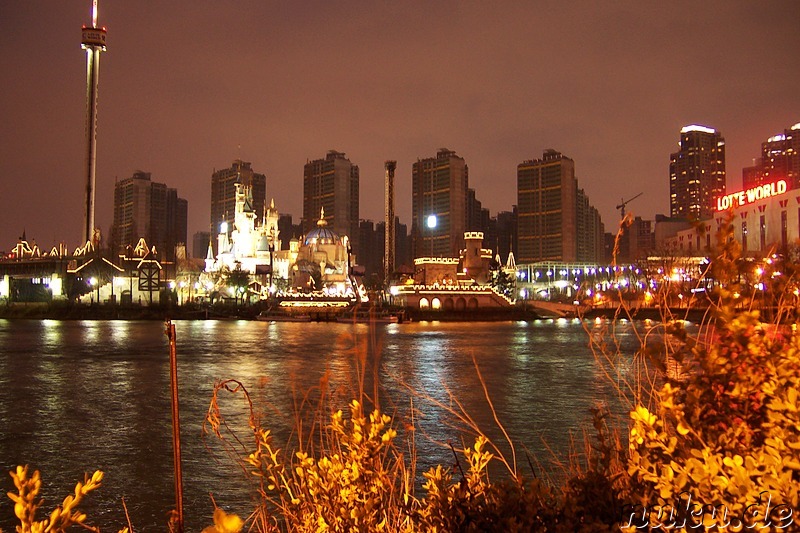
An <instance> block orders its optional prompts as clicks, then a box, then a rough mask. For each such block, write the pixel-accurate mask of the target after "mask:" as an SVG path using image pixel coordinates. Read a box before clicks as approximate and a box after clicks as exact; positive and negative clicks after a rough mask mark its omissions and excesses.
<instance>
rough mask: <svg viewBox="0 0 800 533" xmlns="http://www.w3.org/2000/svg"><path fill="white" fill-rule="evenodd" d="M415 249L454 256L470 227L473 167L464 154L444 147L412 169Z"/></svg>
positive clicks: (418, 252) (417, 254)
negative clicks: (471, 171)
mask: <svg viewBox="0 0 800 533" xmlns="http://www.w3.org/2000/svg"><path fill="white" fill-rule="evenodd" d="M411 187H412V192H411V194H412V196H411V239H412V244H411V246H412V253H413V255H414V257H415V258H418V257H426V256H428V257H454V256H457V255H458V253H459V250H460V249H461V244H462V242H463V238H464V232H465V231H466V230H467V199H468V189H469V169H468V168H467V163H466V161H464V158H463V157H459V156H458V155H456V153H455V152H454V151H452V150H448V149H447V148H441V149H440V150H439V151H438V152H437V153H436V157H428V158H425V159H418V160H417V162H416V163H414V164H413V166H412V170H411Z"/></svg>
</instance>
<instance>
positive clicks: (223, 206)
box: [211, 159, 267, 251]
mask: <svg viewBox="0 0 800 533" xmlns="http://www.w3.org/2000/svg"><path fill="white" fill-rule="evenodd" d="M237 183H239V184H241V185H244V186H245V187H247V188H248V189H249V191H250V196H251V197H252V202H253V203H252V206H251V207H252V208H253V211H254V212H255V213H256V215H257V216H258V217H263V215H264V213H265V210H266V208H267V177H266V176H265V175H264V174H259V173H257V172H255V171H254V170H253V169H252V167H251V164H250V163H248V162H247V161H242V160H241V159H236V160H235V161H234V162H233V163H232V164H231V166H230V168H224V169H221V170H214V172H213V173H212V174H211V232H212V233H213V234H214V235H216V234H217V233H218V232H219V228H220V225H221V224H222V223H223V222H226V223H227V226H228V229H229V231H230V230H231V229H233V220H234V213H235V212H236V184H237ZM215 251H216V250H215Z"/></svg>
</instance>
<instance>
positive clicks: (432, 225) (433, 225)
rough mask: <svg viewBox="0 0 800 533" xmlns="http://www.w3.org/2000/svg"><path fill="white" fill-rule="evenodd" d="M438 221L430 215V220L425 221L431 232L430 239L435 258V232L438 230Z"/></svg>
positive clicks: (434, 216)
mask: <svg viewBox="0 0 800 533" xmlns="http://www.w3.org/2000/svg"><path fill="white" fill-rule="evenodd" d="M438 222H439V221H438V220H437V219H436V215H428V218H427V219H426V220H425V225H426V226H428V229H429V230H430V232H429V235H430V236H429V237H428V238H429V239H430V242H431V250H430V252H431V257H433V231H434V230H435V229H436V225H437V224H438Z"/></svg>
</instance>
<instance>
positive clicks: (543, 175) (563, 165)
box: [514, 150, 604, 263]
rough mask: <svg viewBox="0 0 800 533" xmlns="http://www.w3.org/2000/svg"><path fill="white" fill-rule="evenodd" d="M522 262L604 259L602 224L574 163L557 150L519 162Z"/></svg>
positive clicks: (518, 221) (518, 209) (519, 217)
mask: <svg viewBox="0 0 800 533" xmlns="http://www.w3.org/2000/svg"><path fill="white" fill-rule="evenodd" d="M517 246H518V247H519V249H518V250H516V251H515V254H514V255H515V256H516V258H517V261H518V262H520V263H533V262H536V261H562V262H574V261H587V262H595V261H601V260H602V258H603V255H604V241H603V224H602V222H601V220H600V215H599V213H598V211H597V209H595V208H594V207H593V206H592V205H591V204H590V203H589V199H588V197H587V196H586V194H585V193H584V191H583V190H582V189H579V188H578V182H577V180H576V179H575V162H574V161H573V160H572V159H570V158H569V157H566V156H564V155H563V154H561V153H560V152H557V151H556V150H545V151H544V154H543V156H542V158H541V159H532V160H528V161H524V162H522V163H520V164H519V165H518V166H517Z"/></svg>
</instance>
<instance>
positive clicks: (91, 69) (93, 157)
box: [81, 0, 106, 244]
mask: <svg viewBox="0 0 800 533" xmlns="http://www.w3.org/2000/svg"><path fill="white" fill-rule="evenodd" d="M81 48H82V49H84V50H86V212H85V216H84V219H83V242H84V244H85V243H86V242H88V241H92V239H93V237H94V230H95V223H94V197H95V175H96V172H97V168H96V167H97V89H98V85H99V83H100V52H105V51H106V29H105V28H102V27H99V26H98V25H97V0H92V25H91V26H83V28H82V36H81Z"/></svg>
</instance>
